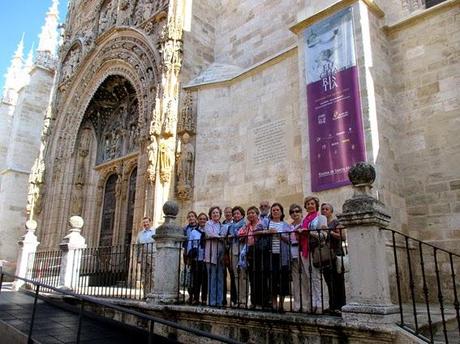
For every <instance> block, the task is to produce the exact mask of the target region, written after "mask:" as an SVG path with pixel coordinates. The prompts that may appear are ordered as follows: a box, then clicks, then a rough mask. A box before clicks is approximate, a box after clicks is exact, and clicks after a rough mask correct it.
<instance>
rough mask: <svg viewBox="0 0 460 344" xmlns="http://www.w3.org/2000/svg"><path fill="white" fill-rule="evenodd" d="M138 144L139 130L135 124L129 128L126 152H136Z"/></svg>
mask: <svg viewBox="0 0 460 344" xmlns="http://www.w3.org/2000/svg"><path fill="white" fill-rule="evenodd" d="M138 143H139V128H138V127H137V125H136V124H135V123H133V124H131V125H130V127H129V138H128V152H133V151H135V150H136V148H137V146H138Z"/></svg>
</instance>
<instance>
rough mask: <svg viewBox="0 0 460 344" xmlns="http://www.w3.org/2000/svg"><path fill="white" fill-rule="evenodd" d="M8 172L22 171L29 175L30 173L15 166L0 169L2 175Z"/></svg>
mask: <svg viewBox="0 0 460 344" xmlns="http://www.w3.org/2000/svg"><path fill="white" fill-rule="evenodd" d="M8 172H13V173H21V174H27V175H28V174H30V171H26V170H21V169H19V168H14V167H7V168H5V169H3V170H1V171H0V175H4V174H7V173H8Z"/></svg>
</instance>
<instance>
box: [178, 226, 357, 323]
mask: <svg viewBox="0 0 460 344" xmlns="http://www.w3.org/2000/svg"><path fill="white" fill-rule="evenodd" d="M344 234H345V233H344V232H342V229H337V230H336V231H335V232H334V231H331V230H320V231H316V230H315V231H309V234H306V233H304V234H303V235H302V234H299V232H297V231H295V232H294V231H292V232H283V233H269V232H266V231H265V232H264V231H261V232H259V233H257V232H256V233H253V234H251V235H241V236H238V237H229V236H227V237H225V238H205V237H204V235H203V236H202V238H201V239H197V240H189V241H186V242H184V243H183V245H182V249H181V252H180V254H181V259H180V266H179V269H180V271H181V275H180V281H179V283H180V286H181V287H180V290H179V295H178V300H179V301H180V302H183V303H189V304H193V305H207V306H212V307H232V308H244V309H254V310H265V311H277V312H285V311H289V312H304V313H311V314H321V313H329V314H334V315H340V309H341V307H342V306H343V305H344V304H345V280H344V273H345V272H346V271H347V267H348V255H347V249H346V244H345V240H344V239H345V235H344Z"/></svg>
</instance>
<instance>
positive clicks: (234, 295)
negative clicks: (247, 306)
mask: <svg viewBox="0 0 460 344" xmlns="http://www.w3.org/2000/svg"><path fill="white" fill-rule="evenodd" d="M227 271H228V275H230V301H231V302H233V303H237V302H238V295H237V292H236V284H235V272H234V271H233V269H232V268H231V267H225V269H224V299H223V300H222V304H223V305H226V304H227V276H228V275H227Z"/></svg>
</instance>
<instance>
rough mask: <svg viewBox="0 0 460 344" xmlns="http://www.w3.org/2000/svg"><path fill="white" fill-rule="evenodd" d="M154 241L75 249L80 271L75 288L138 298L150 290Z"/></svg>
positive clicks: (86, 291) (74, 282)
mask: <svg viewBox="0 0 460 344" xmlns="http://www.w3.org/2000/svg"><path fill="white" fill-rule="evenodd" d="M154 248H155V246H154V244H133V245H120V246H108V247H97V248H85V249H80V250H78V253H77V254H76V255H75V256H76V257H80V259H81V262H80V266H79V269H78V271H79V273H78V276H75V278H77V280H76V281H73V285H74V286H75V287H74V290H75V291H76V292H77V293H79V294H82V295H93V296H101V297H111V298H121V299H135V300H141V299H142V298H145V297H146V295H147V294H148V293H149V292H150V291H151V290H152V287H153V281H152V279H153V275H152V270H153V269H154V264H155V255H154V251H155V250H154Z"/></svg>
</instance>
